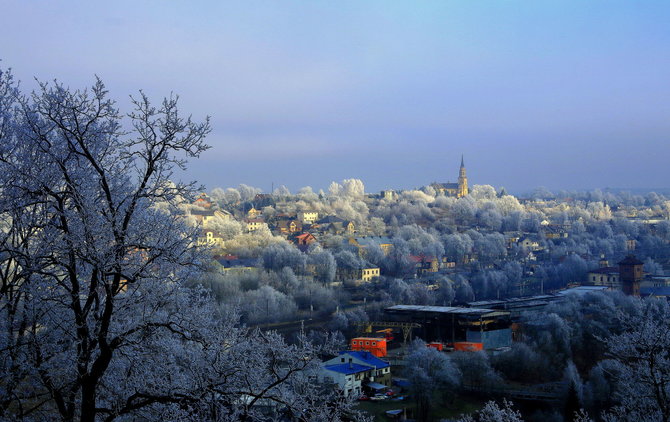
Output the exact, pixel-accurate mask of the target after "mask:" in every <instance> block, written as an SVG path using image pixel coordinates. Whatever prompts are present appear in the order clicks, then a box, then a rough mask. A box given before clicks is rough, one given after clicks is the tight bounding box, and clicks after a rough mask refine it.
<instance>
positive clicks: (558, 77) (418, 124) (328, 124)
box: [0, 0, 670, 191]
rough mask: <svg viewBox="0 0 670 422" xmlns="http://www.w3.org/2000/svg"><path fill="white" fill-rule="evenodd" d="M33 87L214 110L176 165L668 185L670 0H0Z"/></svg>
mask: <svg viewBox="0 0 670 422" xmlns="http://www.w3.org/2000/svg"><path fill="white" fill-rule="evenodd" d="M0 10H2V11H3V12H2V14H1V15H0V37H1V39H2V40H3V42H2V44H1V45H2V46H1V47H0V59H2V60H3V62H2V66H3V67H12V68H13V71H14V73H15V75H16V76H17V77H18V78H20V79H21V80H23V84H24V86H25V87H31V86H33V85H34V82H33V81H32V78H33V77H37V78H38V79H42V80H45V79H53V78H57V79H59V80H61V81H62V82H64V83H66V84H67V85H70V86H72V87H81V86H86V85H90V84H91V82H92V80H93V75H95V74H97V75H99V76H100V77H101V78H102V79H103V80H104V81H105V83H106V84H107V86H108V88H109V89H110V91H111V93H112V96H113V97H115V98H116V99H118V100H119V104H120V106H122V107H126V106H127V104H128V101H127V95H128V94H132V93H135V92H137V90H138V89H143V90H145V91H146V92H147V93H148V94H149V95H150V96H151V97H153V98H155V99H156V100H158V99H159V98H161V97H162V96H164V95H167V94H169V93H170V92H175V93H178V94H180V96H181V104H182V109H183V110H184V111H185V112H188V113H191V114H193V116H194V117H195V118H202V117H204V116H205V115H210V116H212V122H213V129H214V130H213V132H212V134H211V135H210V137H209V139H208V141H209V143H210V144H211V145H212V146H213V148H212V149H211V150H210V151H208V152H207V153H205V155H203V157H202V158H201V159H200V160H198V161H197V162H194V163H192V164H191V165H190V169H189V172H188V174H187V175H186V176H185V177H186V178H195V179H198V180H199V181H201V182H203V183H205V184H206V186H207V187H208V188H210V189H211V188H212V187H215V186H234V185H237V184H239V183H246V184H251V185H254V186H259V187H262V188H264V189H265V190H269V189H270V186H271V184H272V183H274V184H275V186H278V185H280V184H285V185H287V186H288V187H289V188H291V189H292V190H295V189H297V188H298V187H301V186H305V185H312V186H314V187H315V188H325V187H327V185H328V183H329V182H330V181H331V180H342V179H344V178H350V177H357V178H361V179H363V180H364V182H365V183H366V187H367V189H368V190H371V191H374V190H379V189H384V188H410V187H416V186H421V185H424V184H427V183H430V182H432V181H448V180H450V181H454V180H455V179H456V176H457V174H458V164H459V161H460V155H461V154H464V155H465V159H466V166H467V169H468V176H469V178H470V180H471V183H487V184H492V185H494V186H505V187H507V188H508V190H513V191H521V190H528V189H532V188H533V187H536V186H540V185H541V186H546V187H548V188H550V189H579V188H596V187H600V188H602V187H608V186H609V187H623V188H641V187H651V188H667V187H670V186H669V183H668V180H669V176H670V170H669V168H670V167H669V166H668V158H669V157H670V77H669V75H670V25H668V22H670V2H668V1H635V2H632V1H617V0H607V1H597V0H589V1H541V0H529V1H502V0H495V1H472V0H462V1H444V0H442V1H417V2H406V1H405V2H394V1H388V0H387V1H377V2H376V1H360V0H358V1H284V2H277V1H267V2H261V1H243V2H222V1H192V2H177V1H170V2H168V1H143V2H137V1H114V2H104V3H103V2H88V1H81V2H71V1H63V2H47V1H30V0H25V1H8V0H0Z"/></svg>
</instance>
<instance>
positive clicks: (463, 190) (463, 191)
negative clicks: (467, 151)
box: [456, 155, 468, 198]
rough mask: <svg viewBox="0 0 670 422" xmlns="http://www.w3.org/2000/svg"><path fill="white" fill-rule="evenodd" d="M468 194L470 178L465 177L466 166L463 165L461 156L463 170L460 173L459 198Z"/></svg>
mask: <svg viewBox="0 0 670 422" xmlns="http://www.w3.org/2000/svg"><path fill="white" fill-rule="evenodd" d="M467 194H468V178H467V176H466V175H465V164H464V163H463V156H462V155H461V169H460V171H459V172H458V194H457V195H456V196H457V197H458V198H460V197H462V196H466V195H467Z"/></svg>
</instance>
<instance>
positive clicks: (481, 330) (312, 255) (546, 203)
mask: <svg viewBox="0 0 670 422" xmlns="http://www.w3.org/2000/svg"><path fill="white" fill-rule="evenodd" d="M457 180H458V181H457V182H456V183H430V184H427V185H426V186H424V187H422V188H420V189H416V190H406V191H394V190H384V191H382V192H380V193H375V194H369V193H366V192H365V191H364V184H363V182H362V181H361V180H356V179H348V180H344V181H342V183H341V184H339V183H336V182H333V183H332V184H331V186H330V188H329V191H328V192H327V193H326V192H323V191H320V192H318V193H317V192H314V191H313V190H312V189H311V188H309V187H307V188H303V189H301V190H300V191H299V192H298V193H297V194H295V195H292V194H291V193H290V192H288V190H287V189H286V188H284V187H281V188H279V189H276V190H275V191H274V192H273V193H271V194H266V193H262V192H261V190H260V189H257V188H252V187H249V186H240V187H239V188H237V189H235V188H228V189H225V190H224V189H220V188H216V189H214V190H212V192H210V193H209V194H205V193H202V194H201V195H200V196H198V197H197V198H195V200H193V201H192V202H191V203H190V205H188V206H184V207H183V208H184V211H185V213H186V215H187V218H188V219H189V220H190V221H191V223H192V224H194V225H196V226H197V227H200V228H201V236H200V237H199V238H198V244H199V245H201V246H204V247H206V248H208V250H209V251H210V253H211V254H212V263H211V265H210V267H209V270H208V273H206V274H205V275H203V276H201V278H200V279H199V280H198V281H197V282H199V283H202V284H204V285H206V286H207V287H208V288H211V289H212V291H213V292H214V294H215V295H216V297H217V299H218V300H219V301H220V303H222V304H228V305H231V304H234V305H236V306H239V309H240V312H241V313H242V321H244V322H245V323H246V324H249V325H251V326H257V327H260V328H262V329H273V330H279V331H280V332H282V333H283V334H284V335H285V336H287V337H291V336H296V335H297V334H298V332H302V333H303V334H306V335H308V336H311V337H312V338H315V339H318V338H319V337H320V336H323V335H324V332H326V331H335V332H336V333H337V335H339V336H340V337H339V338H340V342H339V346H340V348H341V350H338V353H337V354H336V355H334V356H333V357H331V358H328V357H327V356H326V357H324V360H323V362H322V366H321V368H322V369H321V379H322V380H324V381H326V382H327V383H330V384H331V385H332V387H331V388H332V389H334V390H335V391H337V392H338V393H340V394H343V395H344V396H345V397H348V398H352V399H356V400H359V401H361V402H365V401H368V400H369V401H371V402H379V401H382V402H384V403H383V405H382V404H378V403H371V404H370V405H365V406H363V405H362V406H363V408H365V409H366V410H368V411H372V412H373V413H375V414H377V415H380V416H381V415H382V414H383V413H384V412H382V410H384V411H385V412H386V417H389V418H400V417H403V418H404V417H408V415H407V408H408V407H411V409H412V410H411V412H413V413H411V416H412V417H415V418H417V417H418V418H420V419H422V420H423V419H426V418H427V417H428V414H429V413H430V409H431V407H435V406H433V405H431V403H432V402H434V401H435V400H434V398H433V396H432V395H431V394H430V393H425V392H424V394H427V397H425V398H424V400H423V402H421V401H420V400H416V401H413V402H412V403H413V404H411V405H408V404H407V402H409V401H410V400H409V399H408V397H411V396H414V397H416V396H417V395H419V394H420V393H418V392H417V391H416V386H414V389H413V388H412V383H413V382H414V383H415V384H416V380H412V375H411V374H412V373H413V372H414V371H415V369H416V368H413V367H412V363H410V362H412V361H413V360H415V359H414V358H413V356H414V354H416V353H418V351H417V350H416V347H417V342H420V343H421V344H422V345H423V347H425V348H428V349H432V350H435V351H439V352H440V353H445V354H449V355H452V356H458V357H457V358H456V362H458V365H459V368H458V369H459V370H460V372H461V373H462V374H463V379H462V380H460V381H459V382H458V383H456V384H459V387H458V388H456V387H453V386H452V390H459V391H460V393H461V394H471V395H475V396H476V395H477V394H479V395H486V394H492V393H493V392H495V394H497V395H498V396H500V397H505V398H509V399H516V400H521V401H525V402H526V403H531V405H530V406H531V407H532V406H534V405H537V403H541V405H540V406H539V408H540V409H542V408H545V410H546V409H552V405H554V406H555V404H556V403H563V402H564V401H565V400H566V394H568V393H567V392H568V386H569V385H568V384H569V382H568V381H566V379H565V374H564V372H565V371H566V370H568V369H570V368H572V369H571V370H573V371H575V370H576V369H575V367H574V365H575V364H573V363H571V362H568V361H563V362H561V361H560V360H559V361H558V362H556V363H557V365H556V367H555V368H554V371H555V373H554V374H553V375H551V376H548V375H539V374H538V375H537V377H536V378H534V377H533V376H532V375H530V374H531V371H528V370H527V369H524V370H520V371H519V373H517V374H511V376H507V377H505V376H503V374H501V372H502V373H505V371H506V369H504V368H501V367H500V366H501V365H507V364H509V362H510V361H516V360H526V361H527V360H528V356H521V355H520V354H523V353H535V354H537V353H538V352H537V351H535V350H532V351H531V350H529V349H528V347H529V346H528V345H529V344H531V343H532V342H533V341H537V339H536V338H534V335H537V334H538V333H537V332H536V330H538V329H539V328H538V326H537V324H538V322H537V321H535V320H534V319H536V318H537V319H538V320H541V319H542V315H546V314H547V313H550V312H556V310H557V309H562V307H566V306H574V305H569V304H570V303H571V302H572V301H575V300H579V301H584V302H585V304H584V305H583V306H588V305H587V304H588V302H589V301H593V300H602V299H596V297H597V296H599V295H611V294H621V295H623V296H628V297H637V298H640V297H653V298H663V299H666V298H667V297H668V295H669V294H670V276H666V275H665V274H666V272H665V271H666V269H667V268H668V266H669V264H670V220H669V215H670V214H669V212H670V201H669V200H667V199H666V198H665V197H663V196H662V195H657V194H655V193H649V194H647V195H646V196H636V195H631V194H629V193H626V192H619V193H615V192H600V191H593V192H581V193H580V192H569V193H568V192H562V193H560V194H558V195H555V194H552V193H551V192H548V191H546V190H542V189H538V190H537V191H535V192H533V193H532V194H531V195H530V196H529V197H527V198H521V199H519V198H516V197H514V196H512V195H509V194H507V193H506V192H505V190H504V189H499V190H496V189H494V188H493V187H492V186H490V185H474V186H473V187H472V188H469V186H468V179H467V175H466V168H465V164H464V160H463V158H461V165H460V170H459V172H458V178H457ZM618 300H623V299H618ZM580 303H581V302H580ZM601 322H602V323H605V322H606V321H601ZM607 323H611V321H607ZM413 339H415V340H414V342H413ZM317 341H319V340H317ZM544 347H547V345H545V346H544ZM552 354H554V353H549V354H548V356H546V357H545V358H551V359H554V360H555V359H557V358H556V356H551V355H552ZM581 358H582V357H580V356H573V359H574V360H575V361H577V362H579V359H581ZM535 359H540V357H536V358H535ZM473 361H476V362H477V364H476V366H477V367H478V369H477V370H476V371H475V372H478V373H476V374H472V373H471V372H473V369H472V368H469V367H470V366H471V365H473ZM526 364H531V363H530V362H526ZM534 364H539V362H534ZM593 364H594V362H589V363H588V364H584V365H585V366H582V367H580V368H578V369H580V370H582V371H585V370H587V369H588V370H591V369H592V365H593ZM419 365H420V364H419ZM569 365H572V366H569ZM408 366H409V368H408ZM548 372H550V371H548ZM520 373H524V375H523V377H525V379H524V380H523V381H524V382H525V384H524V385H523V386H519V384H518V383H516V384H515V383H514V382H518V381H519V379H518V377H519V376H520ZM466 374H467V375H466ZM572 376H573V377H574V373H573V374H572ZM523 377H522V378H523ZM572 381H574V380H570V382H572ZM436 384H439V382H436ZM512 384H514V386H512ZM583 385H584V382H583V381H579V383H578V387H579V391H583V389H584V387H583ZM424 388H426V387H425V386H424ZM445 388H446V387H445ZM429 390H430V388H429ZM582 394H583V393H582ZM598 399H599V400H604V398H598ZM452 400H453V399H452ZM587 400H594V402H591V403H587ZM595 400H596V398H590V399H587V398H585V397H584V396H583V395H581V396H580V397H579V400H578V402H579V404H578V405H575V406H576V408H577V409H579V408H584V407H585V406H587V405H588V406H591V409H595V410H596V411H599V410H600V408H599V407H598V406H600V405H599V404H597V403H596V402H595ZM438 401H439V400H438ZM452 403H453V402H452ZM442 406H443V407H447V408H448V407H449V405H442ZM452 406H453V405H452ZM438 407H439V406H438ZM546 411H547V412H549V413H550V412H551V411H550V410H546ZM447 414H448V412H447Z"/></svg>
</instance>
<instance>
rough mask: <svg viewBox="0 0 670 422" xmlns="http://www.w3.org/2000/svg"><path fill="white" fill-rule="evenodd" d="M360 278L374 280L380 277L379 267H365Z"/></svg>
mask: <svg viewBox="0 0 670 422" xmlns="http://www.w3.org/2000/svg"><path fill="white" fill-rule="evenodd" d="M358 278H359V279H361V280H362V281H372V280H373V279H375V278H379V268H363V269H361V270H360V274H359V277H358Z"/></svg>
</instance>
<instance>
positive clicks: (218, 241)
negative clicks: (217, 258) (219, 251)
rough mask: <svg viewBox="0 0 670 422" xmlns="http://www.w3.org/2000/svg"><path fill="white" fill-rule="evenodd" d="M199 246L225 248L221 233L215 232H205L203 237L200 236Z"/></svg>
mask: <svg viewBox="0 0 670 422" xmlns="http://www.w3.org/2000/svg"><path fill="white" fill-rule="evenodd" d="M197 244H198V246H209V247H217V248H223V247H224V241H223V237H222V236H221V234H220V233H219V232H216V231H214V230H204V231H203V232H202V235H201V236H198V239H197Z"/></svg>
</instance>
